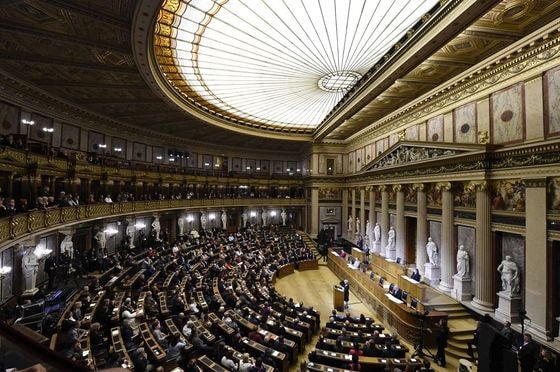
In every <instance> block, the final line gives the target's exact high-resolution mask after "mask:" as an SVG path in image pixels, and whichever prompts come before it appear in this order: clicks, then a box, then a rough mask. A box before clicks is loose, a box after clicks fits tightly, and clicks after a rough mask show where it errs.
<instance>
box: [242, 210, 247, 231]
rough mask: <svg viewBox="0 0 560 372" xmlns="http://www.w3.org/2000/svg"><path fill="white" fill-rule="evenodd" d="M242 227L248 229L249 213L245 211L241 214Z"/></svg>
mask: <svg viewBox="0 0 560 372" xmlns="http://www.w3.org/2000/svg"><path fill="white" fill-rule="evenodd" d="M241 226H243V227H244V228H245V227H247V211H243V213H241Z"/></svg>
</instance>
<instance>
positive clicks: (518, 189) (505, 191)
mask: <svg viewBox="0 0 560 372" xmlns="http://www.w3.org/2000/svg"><path fill="white" fill-rule="evenodd" d="M492 209H497V210H508V211H516V212H523V211H525V183H524V182H523V181H521V180H499V181H495V182H493V183H492Z"/></svg>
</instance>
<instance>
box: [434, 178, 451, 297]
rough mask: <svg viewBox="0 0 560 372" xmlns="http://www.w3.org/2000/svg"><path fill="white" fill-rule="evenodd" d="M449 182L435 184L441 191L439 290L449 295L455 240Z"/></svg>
mask: <svg viewBox="0 0 560 372" xmlns="http://www.w3.org/2000/svg"><path fill="white" fill-rule="evenodd" d="M451 186H452V185H451V182H442V183H438V184H437V188H438V189H439V190H440V191H441V247H440V260H441V281H440V283H439V289H441V290H442V291H444V292H447V293H451V290H452V289H453V274H454V272H455V239H454V234H453V232H454V226H453V220H454V215H453V192H452V191H451Z"/></svg>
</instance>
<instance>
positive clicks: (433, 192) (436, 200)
mask: <svg viewBox="0 0 560 372" xmlns="http://www.w3.org/2000/svg"><path fill="white" fill-rule="evenodd" d="M426 200H427V203H428V206H429V207H441V191H439V190H438V189H437V187H436V184H435V183H431V184H429V185H428V187H427V189H426Z"/></svg>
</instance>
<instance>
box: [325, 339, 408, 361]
mask: <svg viewBox="0 0 560 372" xmlns="http://www.w3.org/2000/svg"><path fill="white" fill-rule="evenodd" d="M323 343H324V344H325V345H328V346H329V347H332V348H335V347H336V339H334V338H324V339H323ZM358 345H360V349H362V350H364V349H365V347H366V344H365V342H360V343H358ZM342 347H343V348H344V349H345V351H349V350H350V349H353V348H354V342H351V341H342ZM374 347H375V350H376V351H377V352H378V353H379V355H380V356H381V355H382V353H383V351H384V350H387V346H386V345H385V343H384V342H382V343H379V342H378V343H376V344H374ZM390 348H391V350H393V353H394V354H395V357H396V358H404V357H405V356H406V353H408V352H409V351H410V350H408V348H407V347H406V346H403V345H400V344H394V345H390Z"/></svg>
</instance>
